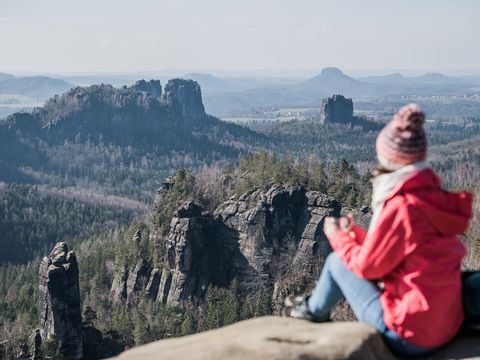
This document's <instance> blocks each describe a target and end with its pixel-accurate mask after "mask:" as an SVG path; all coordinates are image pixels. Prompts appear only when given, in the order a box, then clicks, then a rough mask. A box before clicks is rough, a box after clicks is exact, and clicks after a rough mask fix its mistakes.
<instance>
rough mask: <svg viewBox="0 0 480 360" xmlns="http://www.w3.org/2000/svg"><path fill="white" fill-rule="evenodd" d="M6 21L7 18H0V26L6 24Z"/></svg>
mask: <svg viewBox="0 0 480 360" xmlns="http://www.w3.org/2000/svg"><path fill="white" fill-rule="evenodd" d="M7 21H8V17H6V16H0V24H1V23H5V22H7Z"/></svg>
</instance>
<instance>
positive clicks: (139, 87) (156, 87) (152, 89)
mask: <svg viewBox="0 0 480 360" xmlns="http://www.w3.org/2000/svg"><path fill="white" fill-rule="evenodd" d="M132 89H133V90H135V91H144V92H146V93H148V94H150V95H151V96H153V97H156V98H159V97H161V96H162V85H161V84H160V80H150V81H148V82H147V81H145V80H138V81H137V82H136V83H135V84H134V85H133V86H132Z"/></svg>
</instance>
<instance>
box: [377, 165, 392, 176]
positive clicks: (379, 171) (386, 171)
mask: <svg viewBox="0 0 480 360" xmlns="http://www.w3.org/2000/svg"><path fill="white" fill-rule="evenodd" d="M393 171H394V170H391V169H387V168H386V167H384V166H383V165H381V164H378V165H377V166H376V167H375V168H374V169H373V170H372V176H373V178H376V177H377V176H379V175H383V174H389V173H391V172H393Z"/></svg>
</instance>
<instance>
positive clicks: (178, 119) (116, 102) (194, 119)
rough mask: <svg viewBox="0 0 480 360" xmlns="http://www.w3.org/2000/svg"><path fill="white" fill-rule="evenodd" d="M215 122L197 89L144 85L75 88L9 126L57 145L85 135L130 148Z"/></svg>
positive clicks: (178, 83)
mask: <svg viewBox="0 0 480 360" xmlns="http://www.w3.org/2000/svg"><path fill="white" fill-rule="evenodd" d="M214 120H215V119H214V118H212V117H209V116H207V114H206V113H205V109H204V107H203V103H202V95H201V90H200V86H199V85H198V83H196V82H195V81H192V80H183V79H173V80H170V81H169V82H168V83H167V84H166V85H165V89H164V91H162V86H161V84H160V81H158V80H151V81H148V82H147V81H145V80H141V81H137V82H136V83H135V84H134V85H132V86H130V87H127V86H124V87H122V88H114V87H113V86H111V85H106V84H101V85H93V86H90V87H76V88H73V89H71V90H69V91H67V92H66V93H64V94H63V95H60V96H58V95H56V96H54V97H53V98H51V99H50V100H48V101H46V102H45V105H44V106H43V107H41V108H36V109H34V110H33V112H32V113H31V114H28V113H17V114H13V115H11V116H9V117H8V118H7V124H8V127H9V128H10V129H15V130H20V131H24V132H30V133H35V134H36V135H39V136H41V137H42V138H45V139H46V140H48V141H52V142H57V141H58V142H62V141H64V140H65V139H69V140H74V139H75V137H76V136H78V134H80V136H84V137H87V136H88V137H89V138H90V140H92V141H95V140H96V139H98V138H100V137H101V138H102V140H103V141H107V142H108V141H113V142H116V143H118V142H120V143H129V142H131V141H135V140H140V141H145V137H149V136H150V135H158V134H156V132H160V131H164V130H165V129H166V128H169V129H172V130H174V129H179V128H182V127H184V126H202V125H206V124H208V123H211V122H213V121H214Z"/></svg>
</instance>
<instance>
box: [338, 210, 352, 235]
mask: <svg viewBox="0 0 480 360" xmlns="http://www.w3.org/2000/svg"><path fill="white" fill-rule="evenodd" d="M338 224H339V226H340V229H342V230H343V231H345V232H350V230H352V228H353V225H354V224H355V220H353V214H352V213H349V214H348V215H347V216H342V217H341V218H340V219H339V220H338Z"/></svg>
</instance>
